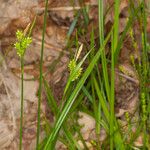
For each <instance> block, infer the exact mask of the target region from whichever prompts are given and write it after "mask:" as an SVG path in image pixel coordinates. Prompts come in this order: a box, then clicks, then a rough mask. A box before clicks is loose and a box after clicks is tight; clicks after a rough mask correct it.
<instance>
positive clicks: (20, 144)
mask: <svg viewBox="0 0 150 150" xmlns="http://www.w3.org/2000/svg"><path fill="white" fill-rule="evenodd" d="M20 61H21V110H20V143H19V150H22V128H23V79H24V59H23V56H22V57H21V58H20Z"/></svg>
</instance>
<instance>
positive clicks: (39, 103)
mask: <svg viewBox="0 0 150 150" xmlns="http://www.w3.org/2000/svg"><path fill="white" fill-rule="evenodd" d="M45 2H46V3H45V13H44V25H43V33H42V45H41V59H40V78H39V93H38V96H39V99H38V118H37V136H36V149H37V150H38V149H39V147H38V145H39V136H40V114H41V93H42V78H43V76H42V75H43V71H42V67H43V51H44V39H45V31H46V19H47V7H48V0H45Z"/></svg>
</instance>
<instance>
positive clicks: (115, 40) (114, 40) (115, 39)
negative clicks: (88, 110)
mask: <svg viewBox="0 0 150 150" xmlns="http://www.w3.org/2000/svg"><path fill="white" fill-rule="evenodd" d="M119 4H120V0H115V16H114V32H113V35H112V46H111V89H110V98H111V99H110V150H113V149H114V126H115V114H114V103H115V90H114V89H115V57H114V56H115V51H116V48H117V44H118V35H119V34H118V33H119Z"/></svg>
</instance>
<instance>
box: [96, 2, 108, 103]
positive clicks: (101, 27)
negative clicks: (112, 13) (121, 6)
mask: <svg viewBox="0 0 150 150" xmlns="http://www.w3.org/2000/svg"><path fill="white" fill-rule="evenodd" d="M98 6H99V9H98V10H99V11H98V16H99V37H100V38H99V40H100V46H101V47H102V46H103V44H104V16H103V7H104V6H103V0H99V1H98ZM101 58H102V70H103V78H104V84H105V89H106V94H107V98H108V101H110V94H109V93H110V86H109V80H108V71H107V61H106V54H105V48H104V49H103V51H102V55H101Z"/></svg>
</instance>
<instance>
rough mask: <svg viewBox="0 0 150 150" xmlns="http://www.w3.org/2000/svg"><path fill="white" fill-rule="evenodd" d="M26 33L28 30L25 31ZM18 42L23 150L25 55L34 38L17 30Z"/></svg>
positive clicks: (20, 143) (20, 144)
mask: <svg viewBox="0 0 150 150" xmlns="http://www.w3.org/2000/svg"><path fill="white" fill-rule="evenodd" d="M25 31H26V30H25ZM16 37H17V41H16V43H15V44H14V45H15V48H16V50H17V54H18V56H19V57H20V64H21V110H20V142H19V150H21V149H22V132H23V100H24V95H23V91H24V85H23V80H24V55H25V52H26V49H27V48H28V47H29V45H30V44H31V42H32V38H31V37H30V36H29V35H28V34H27V33H25V32H23V31H20V30H17V32H16Z"/></svg>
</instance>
